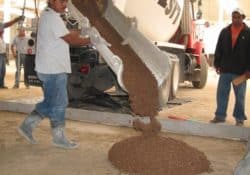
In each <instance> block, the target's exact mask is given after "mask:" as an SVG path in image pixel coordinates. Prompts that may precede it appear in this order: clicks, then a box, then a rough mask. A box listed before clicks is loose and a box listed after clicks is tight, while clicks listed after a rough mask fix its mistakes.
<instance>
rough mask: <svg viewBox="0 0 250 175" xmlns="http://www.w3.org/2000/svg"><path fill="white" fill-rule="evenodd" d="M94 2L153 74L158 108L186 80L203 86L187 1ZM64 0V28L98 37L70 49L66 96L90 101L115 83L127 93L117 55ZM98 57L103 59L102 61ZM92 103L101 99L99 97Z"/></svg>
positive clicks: (202, 59) (204, 74)
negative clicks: (69, 71)
mask: <svg viewBox="0 0 250 175" xmlns="http://www.w3.org/2000/svg"><path fill="white" fill-rule="evenodd" d="M97 2H98V4H99V10H100V11H101V12H102V13H103V18H105V19H106V20H107V21H108V22H109V23H110V25H111V26H112V27H113V28H114V29H115V30H116V31H117V32H118V33H119V34H120V35H121V36H122V38H123V39H124V41H123V43H124V44H128V45H129V46H130V47H131V48H132V49H133V50H134V51H135V52H136V54H137V55H138V56H140V58H141V59H142V61H143V62H144V63H145V65H146V66H147V67H148V68H149V70H150V71H151V72H152V74H153V75H154V76H155V78H156V80H157V83H158V87H159V102H160V105H161V106H164V105H165V104H166V103H167V102H168V101H169V100H171V99H173V98H175V95H176V93H177V90H178V86H179V83H181V82H184V81H190V82H192V84H193V86H194V87H195V88H203V87H204V86H205V84H206V81H207V68H208V66H207V62H206V59H205V57H204V55H203V45H202V42H201V41H199V40H198V39H197V36H196V34H195V23H194V22H195V21H194V18H193V15H192V14H193V13H192V10H193V8H192V7H193V6H192V3H191V2H190V0H144V1H143V2H142V1H141V0H117V1H115V0H98V1H97ZM68 4H69V5H68V11H69V13H68V14H67V15H65V16H64V18H65V21H66V23H67V25H68V27H69V28H78V29H84V30H82V31H84V33H83V34H84V35H88V36H90V37H92V38H93V37H95V38H97V40H99V41H97V43H95V45H94V47H91V46H90V47H84V48H83V47H82V48H74V47H71V50H70V52H71V61H72V74H71V75H70V76H69V83H68V90H69V98H70V100H77V99H84V98H85V99H86V98H87V99H93V98H88V97H89V96H93V95H94V96H96V95H98V97H100V94H102V92H106V90H108V89H110V88H111V87H113V86H115V87H116V88H115V89H116V92H117V94H120V92H123V94H124V93H125V94H126V88H125V87H124V85H123V80H122V76H121V74H122V72H123V63H122V61H121V59H120V58H119V57H118V56H117V55H114V54H113V53H112V52H111V51H110V49H109V44H108V41H105V39H103V38H102V36H100V34H99V32H98V31H97V30H96V29H95V28H94V27H93V26H91V24H90V23H89V21H88V18H86V17H85V16H83V15H82V14H81V13H80V12H79V10H78V9H77V8H76V7H75V6H74V4H73V3H72V2H71V1H69V3H68ZM86 29H88V30H86ZM32 57H33V56H32ZM100 57H101V60H104V63H103V62H100ZM29 64H30V63H29ZM29 67H30V66H29ZM32 74H33V73H28V78H27V79H28V81H30V84H31V85H32V83H33V84H36V82H35V81H36V80H35V77H34V75H32ZM34 82H35V83H34ZM101 96H103V95H101ZM108 99H109V98H108ZM94 101H95V103H100V100H94ZM104 101H105V100H104ZM105 105H107V100H106V101H105Z"/></svg>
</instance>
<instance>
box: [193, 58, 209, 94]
mask: <svg viewBox="0 0 250 175" xmlns="http://www.w3.org/2000/svg"><path fill="white" fill-rule="evenodd" d="M207 76H208V64H207V60H206V58H205V55H202V56H201V70H200V81H192V84H193V86H194V87H195V88H197V89H202V88H204V87H205V85H206V83H207Z"/></svg>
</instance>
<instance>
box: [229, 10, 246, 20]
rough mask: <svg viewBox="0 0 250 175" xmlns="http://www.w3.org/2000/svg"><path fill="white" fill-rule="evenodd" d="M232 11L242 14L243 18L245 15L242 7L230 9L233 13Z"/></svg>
mask: <svg viewBox="0 0 250 175" xmlns="http://www.w3.org/2000/svg"><path fill="white" fill-rule="evenodd" d="M233 13H239V14H240V15H242V16H243V18H245V17H246V16H245V13H244V11H243V10H242V9H240V8H235V9H234V10H233V11H232V14H233Z"/></svg>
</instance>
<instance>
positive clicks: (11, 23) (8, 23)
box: [3, 16, 24, 28]
mask: <svg viewBox="0 0 250 175" xmlns="http://www.w3.org/2000/svg"><path fill="white" fill-rule="evenodd" d="M20 20H24V17H23V16H19V17H17V18H15V19H13V20H11V21H9V22H5V23H4V24H3V25H4V28H7V27H10V26H12V25H13V24H15V23H16V22H18V21H20Z"/></svg>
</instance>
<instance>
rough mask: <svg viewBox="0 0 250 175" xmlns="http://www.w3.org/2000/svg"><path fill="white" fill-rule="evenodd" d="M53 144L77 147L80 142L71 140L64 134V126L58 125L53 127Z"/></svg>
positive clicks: (66, 147) (68, 147)
mask: <svg viewBox="0 0 250 175" xmlns="http://www.w3.org/2000/svg"><path fill="white" fill-rule="evenodd" d="M52 136H53V145H55V146H56V147H59V148H63V149H75V148H77V147H78V146H79V144H77V143H75V142H71V141H69V140H68V139H67V138H66V137H65V135H64V127H63V126H58V127H55V128H53V129H52Z"/></svg>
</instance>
